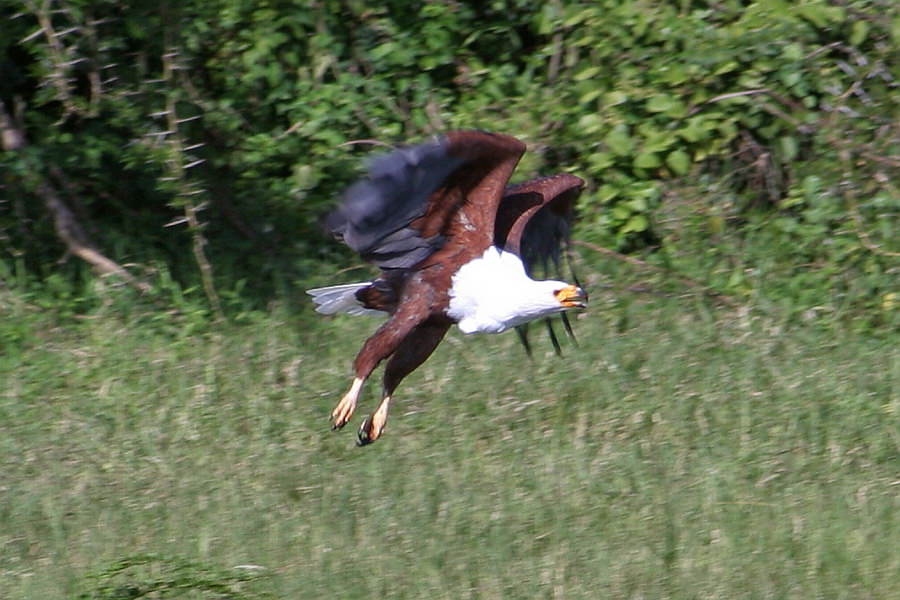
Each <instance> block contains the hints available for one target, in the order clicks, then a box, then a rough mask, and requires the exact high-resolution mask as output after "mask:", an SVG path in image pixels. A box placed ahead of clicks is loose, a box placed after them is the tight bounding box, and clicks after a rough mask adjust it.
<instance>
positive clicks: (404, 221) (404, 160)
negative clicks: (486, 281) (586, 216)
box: [326, 131, 525, 269]
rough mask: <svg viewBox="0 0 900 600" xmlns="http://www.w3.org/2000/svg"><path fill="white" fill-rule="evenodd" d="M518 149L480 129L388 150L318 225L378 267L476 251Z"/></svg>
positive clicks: (485, 238)
mask: <svg viewBox="0 0 900 600" xmlns="http://www.w3.org/2000/svg"><path fill="white" fill-rule="evenodd" d="M524 151H525V146H524V144H522V143H521V142H520V141H518V140H516V139H515V138H513V137H510V136H505V135H498V134H491V133H486V132H481V131H456V132H450V133H448V134H447V135H445V136H443V137H440V138H438V139H437V140H435V141H433V142H430V143H426V144H421V145H418V146H412V147H408V148H403V149H400V150H396V151H394V152H392V153H390V154H388V155H386V156H383V157H381V158H378V159H376V160H374V161H373V162H372V163H371V164H370V166H369V170H368V176H367V177H366V178H364V179H362V180H361V181H358V182H357V183H355V184H354V185H352V186H351V187H350V188H349V189H348V190H347V191H346V192H345V193H344V196H343V199H342V201H341V204H340V205H339V206H338V207H337V208H336V209H335V210H334V211H333V212H332V213H331V214H330V215H329V216H328V217H327V219H326V225H327V226H328V228H329V229H330V230H331V231H332V233H334V234H335V235H336V236H338V237H339V238H341V239H342V240H343V241H344V242H345V243H346V244H347V245H348V246H350V247H351V248H352V249H354V250H356V251H357V252H359V254H360V255H361V256H362V257H363V258H364V259H366V260H368V261H371V262H373V263H375V264H376V265H378V266H379V267H381V268H382V269H409V268H413V267H415V266H416V265H418V264H419V263H421V262H422V261H423V260H425V259H427V258H428V257H430V256H431V255H432V254H434V253H435V252H437V251H438V250H440V249H441V248H445V247H447V246H451V247H453V248H454V250H455V251H459V250H462V249H466V250H472V251H475V250H477V249H478V248H479V247H480V251H481V252H483V251H484V249H486V248H487V246H488V245H490V244H491V243H492V241H493V230H494V221H495V217H496V213H497V206H498V204H499V203H500V199H501V197H502V194H503V189H504V186H505V185H506V183H507V181H508V180H509V176H510V175H511V174H512V171H513V169H514V168H515V166H516V163H518V161H519V158H520V157H521V156H522V153H523V152H524Z"/></svg>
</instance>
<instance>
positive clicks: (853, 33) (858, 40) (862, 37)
mask: <svg viewBox="0 0 900 600" xmlns="http://www.w3.org/2000/svg"><path fill="white" fill-rule="evenodd" d="M868 35H869V24H868V23H867V22H866V21H856V22H855V23H854V24H853V27H852V28H851V30H850V43H851V44H853V45H854V46H859V45H860V44H862V43H863V42H864V41H866V37H867V36H868Z"/></svg>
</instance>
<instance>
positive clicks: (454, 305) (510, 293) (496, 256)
mask: <svg viewBox="0 0 900 600" xmlns="http://www.w3.org/2000/svg"><path fill="white" fill-rule="evenodd" d="M565 285H566V284H565V283H563V282H560V281H535V280H534V279H531V278H530V277H529V276H528V275H527V274H526V273H525V267H524V266H523V265H522V261H521V259H520V258H519V257H518V256H516V255H515V254H511V253H509V252H503V251H502V250H499V249H497V248H496V247H494V246H492V247H490V248H488V249H487V250H486V251H485V253H484V254H483V255H482V256H481V257H480V258H476V259H475V260H472V261H470V262H468V263H466V264H465V265H463V266H462V267H460V269H459V270H458V271H457V272H456V274H455V275H454V276H453V287H452V288H451V290H450V306H449V308H448V309H447V314H448V315H449V316H450V317H451V318H453V319H454V320H456V321H457V324H458V325H459V328H460V330H462V332H463V333H500V332H502V331H506V330H507V329H509V328H510V327H515V326H516V325H521V324H522V323H525V322H527V321H531V320H533V319H537V318H539V317H542V316H546V315H550V314H553V313H556V312H560V311H561V310H562V306H561V305H560V304H559V302H557V301H556V299H555V298H554V295H553V292H554V290H556V289H560V288H562V287H564V286H565Z"/></svg>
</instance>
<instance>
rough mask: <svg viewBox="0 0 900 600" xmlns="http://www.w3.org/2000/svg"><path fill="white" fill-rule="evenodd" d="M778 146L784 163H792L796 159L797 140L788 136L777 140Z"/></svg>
mask: <svg viewBox="0 0 900 600" xmlns="http://www.w3.org/2000/svg"><path fill="white" fill-rule="evenodd" d="M778 145H779V146H780V147H781V155H782V156H783V157H784V160H786V161H792V160H794V159H795V158H796V157H797V140H796V139H795V138H793V137H791V136H789V135H786V136H783V137H781V138H779V139H778Z"/></svg>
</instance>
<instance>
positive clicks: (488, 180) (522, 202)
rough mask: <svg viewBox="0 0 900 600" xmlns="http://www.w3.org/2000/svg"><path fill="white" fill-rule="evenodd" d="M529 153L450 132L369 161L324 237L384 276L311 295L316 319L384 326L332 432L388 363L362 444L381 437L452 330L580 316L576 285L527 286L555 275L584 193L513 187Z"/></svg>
mask: <svg viewBox="0 0 900 600" xmlns="http://www.w3.org/2000/svg"><path fill="white" fill-rule="evenodd" d="M525 149H526V147H525V144H524V143H522V142H521V141H519V140H518V139H516V138H514V137H511V136H508V135H502V134H496V133H488V132H484V131H452V132H448V133H446V134H444V135H443V136H440V137H437V138H436V139H434V140H433V141H430V142H427V143H422V144H419V145H414V146H409V147H403V148H399V149H397V150H394V151H393V152H391V153H389V154H387V155H384V156H381V157H379V158H377V159H375V160H374V161H372V162H371V163H370V164H369V166H368V173H367V176H366V177H365V178H363V179H361V180H360V181H358V182H356V183H355V184H353V185H352V186H350V187H349V188H348V189H347V190H346V192H344V194H343V196H342V198H341V201H340V202H339V204H338V206H337V207H336V208H335V209H334V210H333V211H332V212H331V213H329V214H328V216H327V217H326V218H325V221H324V222H325V225H326V227H327V229H329V230H330V232H331V233H332V234H333V235H334V236H335V237H336V238H337V239H339V240H341V241H343V243H345V244H346V245H347V246H349V247H350V248H351V249H353V250H354V251H356V252H357V253H359V255H360V256H361V257H362V258H363V259H365V260H367V261H369V262H371V263H374V264H375V265H376V266H377V267H378V268H379V269H380V274H379V276H378V277H377V278H376V279H374V280H373V281H367V282H362V283H352V284H344V285H335V286H329V287H322V288H317V289H311V290H308V292H307V293H308V294H310V295H311V296H312V299H313V301H314V303H315V305H316V311H317V312H319V313H323V314H336V313H348V314H382V315H388V319H387V320H386V321H385V322H384V323H383V324H382V325H381V326H380V327H379V328H378V329H377V331H375V333H374V334H373V335H372V336H371V337H369V338H368V339H367V340H366V342H365V343H364V344H363V346H362V348H361V349H360V351H359V353H358V354H357V356H356V359H355V361H354V363H353V369H354V378H353V382H352V384H351V385H350V389H349V391H347V393H346V394H344V396H343V397H342V398H341V400H340V402H338V404H337V406H336V407H335V408H334V410H333V411H332V412H331V422H332V429H340V428H342V427H344V425H346V424H347V422H348V421H349V420H350V418H351V416H352V415H353V413H354V411H355V410H356V406H357V402H358V400H359V396H360V392H361V390H362V388H363V384H364V383H365V381H366V380H367V379H368V378H369V376H370V375H371V374H372V371H373V370H374V369H375V368H376V367H377V366H378V365H379V364H380V363H381V361H383V360H385V359H388V360H387V364H386V365H385V369H384V378H383V393H382V397H381V402H380V404H379V405H378V408H377V410H376V411H375V412H374V413H372V414H371V415H369V416H368V417H366V418H365V420H364V421H363V423H362V425H361V426H360V428H359V431H358V435H357V437H358V441H357V443H358V445H361V446H362V445H366V444H370V443H372V442H374V441H375V440H377V439H378V438H379V437H381V435H382V433H383V432H384V429H385V424H386V423H387V417H388V409H389V406H390V403H391V398H392V397H393V394H394V391H395V390H396V389H397V386H398V385H399V384H400V382H401V381H402V380H403V378H405V377H406V376H407V375H409V374H410V373H412V372H413V371H414V370H415V369H416V368H418V367H419V366H420V365H421V364H422V363H423V362H424V361H425V360H426V359H427V358H428V357H429V356H430V355H431V354H432V352H434V350H435V348H437V346H438V344H439V343H440V342H441V340H442V339H443V338H444V335H445V334H446V333H447V331H448V330H449V329H450V327H451V326H452V325H454V324H456V325H457V327H459V329H460V330H461V331H462V332H463V333H466V334H470V333H501V332H503V331H506V330H507V329H510V328H513V327H522V326H524V325H525V324H526V323H528V322H529V321H533V320H535V319H539V318H542V317H548V316H551V315H555V314H558V313H562V312H564V311H569V310H572V309H583V308H585V307H586V305H587V295H586V293H585V292H584V290H583V289H582V288H581V286H580V285H578V283H577V279H576V283H575V284H570V283H566V282H564V281H557V280H536V279H532V277H531V276H530V275H531V274H532V273H533V272H534V270H535V268H537V267H538V266H540V265H541V264H543V266H544V267H546V266H547V265H548V264H550V262H551V261H552V262H554V263H556V264H557V265H558V260H559V254H560V250H561V248H562V247H563V246H564V244H565V243H566V241H567V239H568V233H569V226H570V223H571V220H572V215H573V212H574V204H575V201H576V199H577V198H578V195H579V194H580V192H581V190H582V188H583V186H584V181H582V180H581V179H580V178H578V177H576V176H574V175H569V174H558V175H553V176H550V177H542V178H538V179H534V180H531V181H527V182H525V183H521V184H518V185H509V184H508V182H509V178H510V176H511V175H512V173H513V170H514V169H515V167H516V164H517V163H518V162H519V159H520V158H521V157H522V155H523V154H524V152H525ZM545 270H546V269H545ZM573 276H574V274H573ZM523 341H525V338H524V336H523ZM554 344H555V340H554ZM526 349H528V346H527V344H526Z"/></svg>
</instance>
